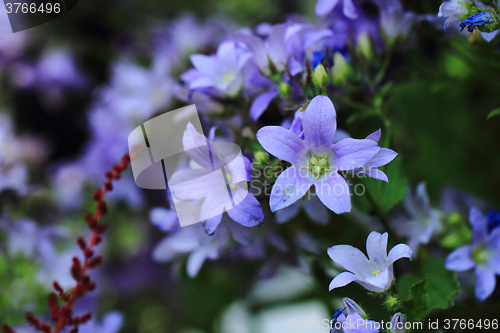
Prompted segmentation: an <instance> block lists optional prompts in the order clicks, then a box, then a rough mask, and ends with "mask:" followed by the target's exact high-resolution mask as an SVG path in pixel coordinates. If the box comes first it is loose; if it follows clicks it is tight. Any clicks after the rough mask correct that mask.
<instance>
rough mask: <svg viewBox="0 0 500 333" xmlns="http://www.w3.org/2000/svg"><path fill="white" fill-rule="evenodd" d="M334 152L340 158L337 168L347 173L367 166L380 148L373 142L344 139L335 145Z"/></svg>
mask: <svg viewBox="0 0 500 333" xmlns="http://www.w3.org/2000/svg"><path fill="white" fill-rule="evenodd" d="M306 139H307V136H306ZM333 150H334V151H335V154H336V155H337V158H338V160H337V162H336V167H337V168H338V170H342V171H347V170H353V169H356V168H361V167H363V166H365V165H366V164H367V163H368V162H369V161H370V160H371V159H372V158H373V157H374V156H375V154H377V153H378V152H379V150H380V147H379V145H378V144H377V143H376V142H375V141H373V140H367V139H361V140H359V139H344V140H340V141H339V142H337V143H335V144H334V145H333Z"/></svg>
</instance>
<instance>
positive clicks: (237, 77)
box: [189, 41, 252, 96]
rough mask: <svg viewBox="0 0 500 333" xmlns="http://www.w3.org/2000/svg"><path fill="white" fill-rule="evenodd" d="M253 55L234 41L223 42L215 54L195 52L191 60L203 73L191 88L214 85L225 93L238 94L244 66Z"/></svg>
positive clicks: (241, 83)
mask: <svg viewBox="0 0 500 333" xmlns="http://www.w3.org/2000/svg"><path fill="white" fill-rule="evenodd" d="M251 56H252V55H251V54H250V53H249V52H247V51H244V50H242V49H241V48H238V46H237V45H236V43H235V42H233V41H226V42H223V43H221V44H220V45H219V48H218V49H217V53H216V54H215V55H211V56H207V55H203V54H193V55H192V56H191V57H190V59H191V62H192V63H193V66H194V67H195V68H196V70H197V71H198V72H200V73H201V75H200V77H199V78H198V79H197V80H195V81H193V82H191V84H190V86H189V88H190V89H198V88H207V87H214V88H216V89H217V90H218V91H220V92H221V93H223V94H225V95H228V96H234V95H236V94H237V93H238V92H239V91H240V89H241V87H242V86H243V74H242V69H243V66H244V65H245V64H246V63H247V61H248V60H249V59H250V57H251Z"/></svg>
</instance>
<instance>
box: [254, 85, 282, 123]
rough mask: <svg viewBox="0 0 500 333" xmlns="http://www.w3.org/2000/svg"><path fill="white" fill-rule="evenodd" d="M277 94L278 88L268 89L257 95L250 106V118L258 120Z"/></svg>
mask: <svg viewBox="0 0 500 333" xmlns="http://www.w3.org/2000/svg"><path fill="white" fill-rule="evenodd" d="M276 96H278V90H276V89H272V90H270V91H266V92H264V93H262V94H260V95H259V96H257V97H256V98H255V99H254V100H253V103H252V106H250V119H252V120H253V121H257V119H259V118H260V116H261V115H262V114H263V113H264V111H266V110H267V107H268V106H269V103H271V101H272V100H273V99H275V98H276Z"/></svg>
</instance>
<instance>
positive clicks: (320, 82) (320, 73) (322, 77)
mask: <svg viewBox="0 0 500 333" xmlns="http://www.w3.org/2000/svg"><path fill="white" fill-rule="evenodd" d="M329 79H330V78H329V77H328V74H327V73H326V70H325V66H323V65H322V64H319V65H318V66H316V69H315V70H314V75H313V82H314V84H315V85H317V86H324V85H326V84H327V83H328V80H329Z"/></svg>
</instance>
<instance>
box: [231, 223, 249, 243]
mask: <svg viewBox="0 0 500 333" xmlns="http://www.w3.org/2000/svg"><path fill="white" fill-rule="evenodd" d="M227 227H228V229H229V230H230V231H231V235H232V236H233V239H234V240H235V241H237V242H238V243H240V244H241V245H249V244H250V242H251V241H252V237H251V236H250V233H249V232H248V229H247V228H245V227H243V226H242V225H241V224H238V223H228V224H227Z"/></svg>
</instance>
